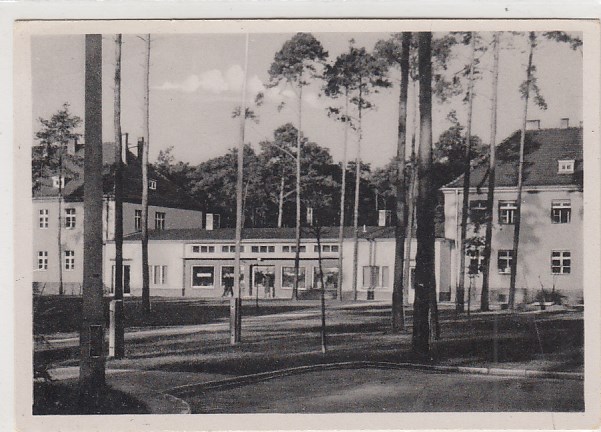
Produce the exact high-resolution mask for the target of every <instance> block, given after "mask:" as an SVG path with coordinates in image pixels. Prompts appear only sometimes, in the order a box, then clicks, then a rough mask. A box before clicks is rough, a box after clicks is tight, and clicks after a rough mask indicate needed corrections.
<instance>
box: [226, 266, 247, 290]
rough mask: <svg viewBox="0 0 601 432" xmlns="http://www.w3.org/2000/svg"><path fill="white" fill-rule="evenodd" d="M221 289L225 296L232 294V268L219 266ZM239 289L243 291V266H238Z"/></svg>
mask: <svg viewBox="0 0 601 432" xmlns="http://www.w3.org/2000/svg"><path fill="white" fill-rule="evenodd" d="M221 287H222V288H223V292H224V293H225V294H228V293H229V294H233V292H234V291H233V289H234V266H221ZM240 287H241V291H243V290H244V266H243V265H241V266H240Z"/></svg>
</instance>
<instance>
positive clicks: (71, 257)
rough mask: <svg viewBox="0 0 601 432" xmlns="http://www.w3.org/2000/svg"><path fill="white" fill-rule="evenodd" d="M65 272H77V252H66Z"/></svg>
mask: <svg viewBox="0 0 601 432" xmlns="http://www.w3.org/2000/svg"><path fill="white" fill-rule="evenodd" d="M65 270H67V271H71V270H75V251H72V250H66V251H65Z"/></svg>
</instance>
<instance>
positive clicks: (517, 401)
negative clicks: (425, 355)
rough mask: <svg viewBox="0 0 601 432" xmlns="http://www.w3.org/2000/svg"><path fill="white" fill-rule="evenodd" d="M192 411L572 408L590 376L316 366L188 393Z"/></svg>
mask: <svg viewBox="0 0 601 432" xmlns="http://www.w3.org/2000/svg"><path fill="white" fill-rule="evenodd" d="M186 401H187V402H188V403H189V404H190V406H191V409H192V413H356V412H380V413H382V412H437V411H442V412H445V411H446V412H474V411H479V412H486V411H493V412H516V411H530V412H549V411H552V412H566V411H582V410H583V409H584V394H583V382H582V381H573V380H554V379H522V378H519V379H516V378H508V377H494V376H480V375H463V374H438V373H431V372H422V371H415V370H381V369H361V370H335V371H332V370H330V371H319V372H309V373H305V374H302V375H294V376H288V377H283V378H276V379H272V380H269V381H265V382H261V383H256V384H249V385H245V386H242V387H237V388H231V389H223V390H209V391H207V392H206V393H203V394H200V395H197V396H194V397H189V398H186Z"/></svg>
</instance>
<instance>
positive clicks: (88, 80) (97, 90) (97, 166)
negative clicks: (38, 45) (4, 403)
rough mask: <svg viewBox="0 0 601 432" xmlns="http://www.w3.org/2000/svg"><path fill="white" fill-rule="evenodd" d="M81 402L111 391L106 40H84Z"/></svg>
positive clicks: (92, 405) (91, 402)
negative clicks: (105, 235) (106, 307)
mask: <svg viewBox="0 0 601 432" xmlns="http://www.w3.org/2000/svg"><path fill="white" fill-rule="evenodd" d="M84 174H85V182H84V221H85V223H84V227H83V245H84V247H83V251H84V252H83V253H84V255H83V288H82V289H83V292H82V317H83V318H82V323H81V330H80V336H79V343H80V369H79V389H80V398H79V402H80V404H81V407H82V408H83V409H84V410H86V411H88V412H95V411H96V410H97V409H98V407H99V402H100V398H101V395H102V393H103V392H104V391H106V381H105V364H104V362H105V358H106V356H105V351H104V349H103V345H104V316H103V308H102V291H103V284H102V35H100V34H87V35H86V36H85V156H84Z"/></svg>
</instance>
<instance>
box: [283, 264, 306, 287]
mask: <svg viewBox="0 0 601 432" xmlns="http://www.w3.org/2000/svg"><path fill="white" fill-rule="evenodd" d="M284 269H291V270H292V284H291V285H290V286H287V285H285V284H284ZM280 280H281V281H282V282H281V285H282V289H286V290H290V289H294V266H282V267H280ZM298 289H299V290H300V291H306V290H307V267H306V266H298Z"/></svg>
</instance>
